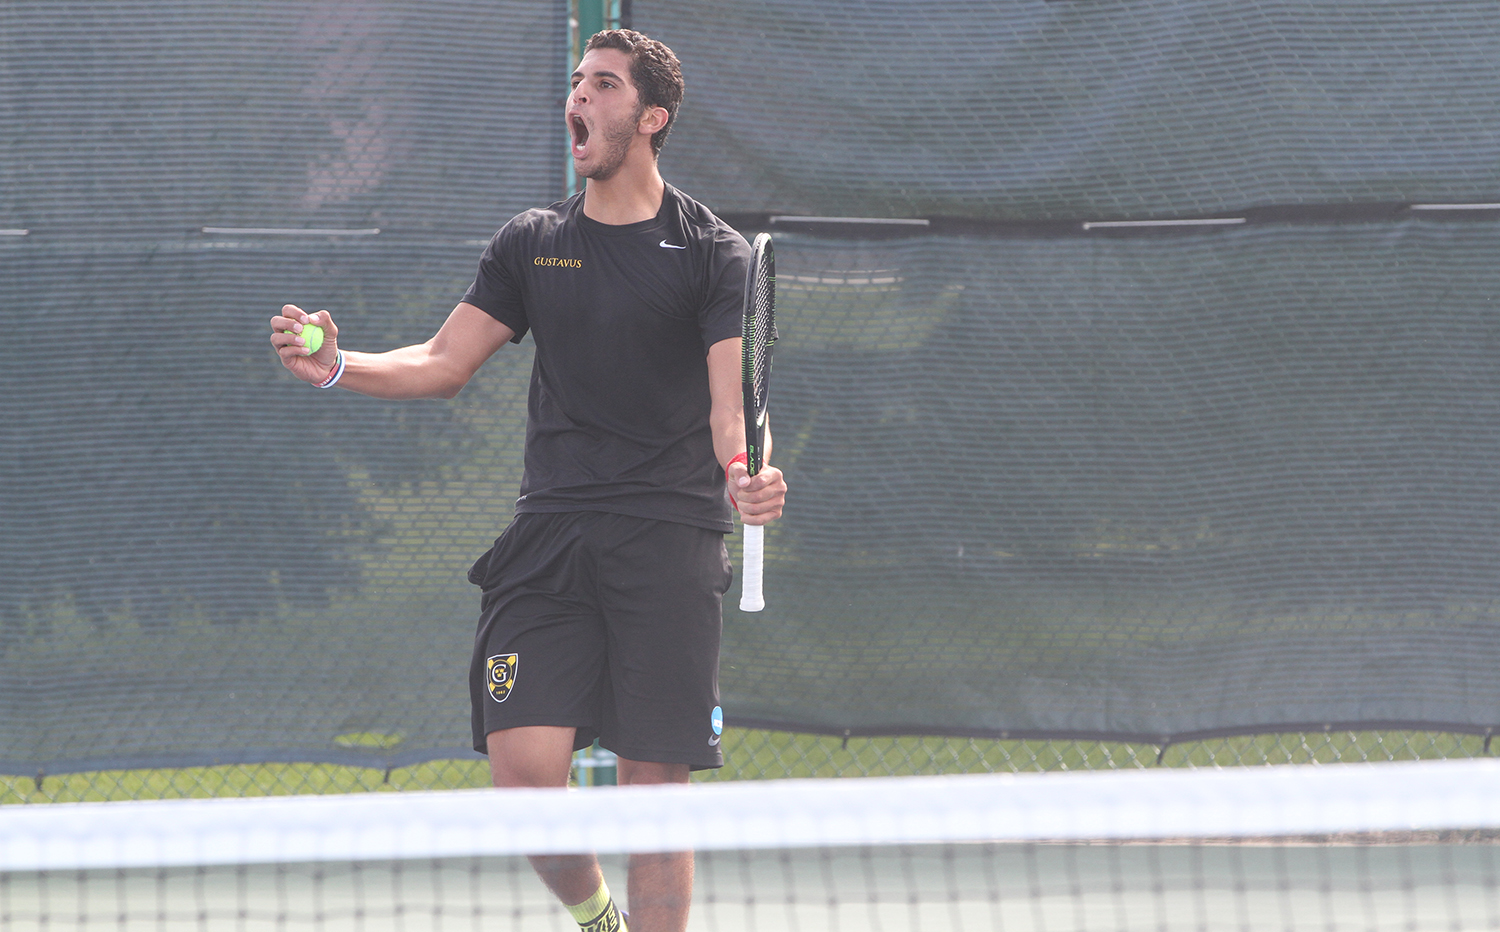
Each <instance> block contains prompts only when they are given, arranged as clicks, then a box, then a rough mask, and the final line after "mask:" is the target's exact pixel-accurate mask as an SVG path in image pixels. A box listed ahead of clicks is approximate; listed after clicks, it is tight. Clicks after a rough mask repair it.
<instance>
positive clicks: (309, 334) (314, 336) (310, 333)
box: [302, 324, 323, 353]
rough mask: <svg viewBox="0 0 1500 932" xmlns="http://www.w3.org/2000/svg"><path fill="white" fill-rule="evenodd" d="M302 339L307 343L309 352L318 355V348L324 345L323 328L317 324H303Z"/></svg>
mask: <svg viewBox="0 0 1500 932" xmlns="http://www.w3.org/2000/svg"><path fill="white" fill-rule="evenodd" d="M302 339H304V340H306V341H307V351H308V352H309V353H316V352H317V351H318V347H320V346H322V345H323V328H322V327H319V326H318V325H317V324H303V325H302Z"/></svg>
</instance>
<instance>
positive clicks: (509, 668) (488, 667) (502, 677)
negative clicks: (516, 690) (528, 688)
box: [484, 654, 519, 702]
mask: <svg viewBox="0 0 1500 932" xmlns="http://www.w3.org/2000/svg"><path fill="white" fill-rule="evenodd" d="M518 656H519V655H517V654H496V655H495V656H493V657H491V658H489V659H488V660H486V661H485V662H484V681H485V683H486V685H488V686H489V688H490V698H491V699H493V700H495V701H496V702H504V701H505V700H506V698H507V697H508V696H510V690H511V687H513V686H515V685H516V658H517V657H518Z"/></svg>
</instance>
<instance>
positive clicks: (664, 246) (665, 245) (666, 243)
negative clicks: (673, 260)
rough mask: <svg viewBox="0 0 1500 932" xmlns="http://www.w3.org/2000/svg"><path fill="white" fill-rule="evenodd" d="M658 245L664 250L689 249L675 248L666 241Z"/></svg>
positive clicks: (683, 247) (684, 247)
mask: <svg viewBox="0 0 1500 932" xmlns="http://www.w3.org/2000/svg"><path fill="white" fill-rule="evenodd" d="M657 245H658V246H660V247H661V248H663V249H686V248H687V247H686V246H673V245H672V244H671V243H669V242H667V241H666V240H662V241H661V242H660V243H658V244H657Z"/></svg>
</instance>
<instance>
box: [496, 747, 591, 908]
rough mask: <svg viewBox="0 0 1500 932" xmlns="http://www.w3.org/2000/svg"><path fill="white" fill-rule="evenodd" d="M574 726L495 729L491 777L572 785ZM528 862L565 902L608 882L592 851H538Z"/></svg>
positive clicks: (505, 783)
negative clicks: (579, 852)
mask: <svg viewBox="0 0 1500 932" xmlns="http://www.w3.org/2000/svg"><path fill="white" fill-rule="evenodd" d="M574 732H575V729H573V728H559V727H554V726H551V725H532V726H527V727H524V728H507V729H504V730H502V731H492V732H490V733H489V735H487V736H486V741H487V743H488V745H489V752H490V777H491V779H492V780H493V781H494V784H495V785H496V786H500V787H558V788H563V787H566V786H567V785H568V769H569V767H571V766H572V761H573V735H574ZM528 860H530V861H531V866H532V867H533V868H534V869H535V870H536V873H537V876H538V877H541V878H542V883H545V884H546V885H547V888H548V889H549V890H551V891H552V892H553V893H555V894H557V898H558V899H560V900H562V902H563V905H564V906H576V905H577V904H579V903H583V902H585V901H586V900H588V899H589V898H590V897H593V896H594V895H595V894H596V893H597V892H598V891H599V888H600V886H601V885H602V884H603V883H604V875H603V874H602V873H600V871H599V859H598V858H596V857H595V856H594V855H592V854H547V855H535V856H533V857H531V858H529V859H528Z"/></svg>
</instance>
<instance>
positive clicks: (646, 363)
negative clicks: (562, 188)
mask: <svg viewBox="0 0 1500 932" xmlns="http://www.w3.org/2000/svg"><path fill="white" fill-rule="evenodd" d="M749 257H750V247H749V246H748V244H746V242H745V238H744V237H742V236H740V234H738V233H736V232H735V231H734V230H733V229H731V228H730V227H729V226H728V225H727V224H725V223H724V222H723V221H722V220H720V219H719V218H717V217H715V216H714V215H713V214H712V213H711V212H709V210H708V209H707V208H706V207H704V206H703V205H701V204H699V203H698V202H696V201H694V200H693V199H692V198H690V197H688V196H687V195H685V194H683V193H681V192H680V191H678V190H676V189H675V188H673V187H671V186H670V185H668V186H667V189H666V193H665V195H664V196H663V198H662V205H661V210H659V211H658V212H657V215H656V216H655V217H654V218H652V219H651V220H645V221H642V222H640V223H631V224H626V225H623V226H611V225H608V224H603V223H599V222H598V221H595V220H591V219H589V218H588V217H586V216H584V214H583V195H581V194H580V195H575V196H574V197H571V198H569V199H568V200H566V201H562V202H560V203H557V204H553V205H552V206H550V207H547V208H544V209H537V210H528V211H526V212H525V213H523V214H520V215H518V216H517V217H515V218H514V219H512V220H511V221H510V222H509V223H507V224H506V225H505V226H504V227H503V228H502V229H501V230H500V232H499V233H496V234H495V237H494V239H492V240H491V241H490V244H489V246H488V247H487V248H486V249H485V251H484V255H483V257H482V258H481V259H480V261H479V272H478V275H477V276H476V277H475V280H474V284H473V285H471V286H470V287H469V291H468V293H467V294H465V295H464V301H466V302H468V303H469V304H473V305H474V306H476V307H478V308H480V309H481V310H483V311H485V313H487V314H489V315H490V316H491V317H494V318H495V319H496V320H498V321H500V322H501V323H503V324H505V325H506V326H507V327H510V328H511V329H512V330H514V331H515V332H516V338H515V339H516V342H519V341H520V339H521V337H522V336H523V335H524V334H526V333H527V332H528V331H530V333H531V334H532V338H533V339H534V340H535V342H536V361H535V363H534V365H533V367H532V371H531V396H530V400H529V402H528V403H527V418H526V471H525V475H524V476H523V477H522V480H521V497H520V498H519V499H518V500H517V501H516V511H517V512H518V513H520V512H560V511H606V512H612V513H615V514H626V515H635V516H638V517H644V518H657V519H661V520H664V521H675V522H677V523H680V524H690V525H694V526H696V527H703V528H709V529H711V530H716V531H730V530H733V527H734V525H733V523H732V521H731V520H730V515H729V504H728V498H727V496H726V493H725V488H724V472H723V469H722V468H721V467H720V466H719V462H718V459H717V458H716V457H715V455H714V447H713V435H712V433H711V432H710V429H709V423H708V414H709V407H710V397H709V390H708V361H707V353H708V348H709V347H710V346H712V345H713V344H715V343H717V342H719V341H720V340H726V339H729V338H731V337H737V336H739V335H740V331H741V314H742V309H743V303H744V289H745V274H746V269H747V267H748V265H749Z"/></svg>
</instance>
